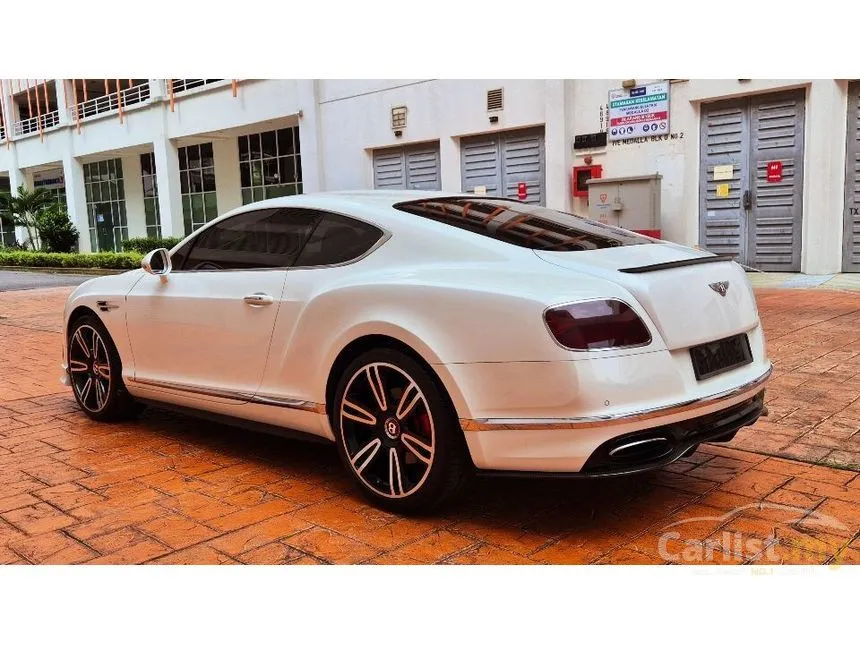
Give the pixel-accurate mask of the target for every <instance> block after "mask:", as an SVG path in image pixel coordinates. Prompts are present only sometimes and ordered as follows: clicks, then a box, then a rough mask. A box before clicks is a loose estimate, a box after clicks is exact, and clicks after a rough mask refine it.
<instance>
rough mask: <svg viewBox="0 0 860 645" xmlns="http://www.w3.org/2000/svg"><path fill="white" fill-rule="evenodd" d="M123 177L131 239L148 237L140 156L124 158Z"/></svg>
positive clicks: (134, 155)
mask: <svg viewBox="0 0 860 645" xmlns="http://www.w3.org/2000/svg"><path fill="white" fill-rule="evenodd" d="M121 161H122V177H123V185H124V186H125V214H126V220H127V223H128V236H129V237H146V211H145V210H144V207H143V183H142V182H141V178H140V155H139V154H136V153H135V154H133V155H128V156H124V157H122V159H121Z"/></svg>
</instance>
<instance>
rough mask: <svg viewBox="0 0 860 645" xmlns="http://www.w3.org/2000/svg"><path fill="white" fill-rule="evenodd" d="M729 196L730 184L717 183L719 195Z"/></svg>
mask: <svg viewBox="0 0 860 645" xmlns="http://www.w3.org/2000/svg"><path fill="white" fill-rule="evenodd" d="M728 196H729V185H728V184H717V197H728Z"/></svg>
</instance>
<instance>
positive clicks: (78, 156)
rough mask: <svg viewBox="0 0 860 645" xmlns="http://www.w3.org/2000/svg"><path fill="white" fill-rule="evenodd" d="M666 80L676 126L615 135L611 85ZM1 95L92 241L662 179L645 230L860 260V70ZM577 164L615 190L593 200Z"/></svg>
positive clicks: (558, 201)
mask: <svg viewBox="0 0 860 645" xmlns="http://www.w3.org/2000/svg"><path fill="white" fill-rule="evenodd" d="M658 82H661V83H665V88H666V94H667V95H668V96H667V99H668V122H667V123H666V127H663V126H661V129H660V130H656V129H655V131H654V133H652V134H649V135H647V136H641V137H637V138H632V139H627V140H623V141H622V140H613V139H614V138H615V137H614V135H613V134H612V130H613V123H614V121H613V120H612V119H610V113H611V110H610V100H609V94H610V92H612V91H615V90H619V89H621V88H628V90H627V91H628V92H630V91H632V92H633V94H632V96H636V89H637V88H642V87H644V86H646V85H649V84H654V83H658ZM661 87H663V86H661ZM36 96H38V97H39V98H38V100H37V99H36V98H35V97H36ZM2 99H3V100H2V108H3V110H2V115H0V116H2V119H3V121H2V130H0V134H2V138H0V190H11V191H13V192H14V191H15V190H16V189H17V187H18V186H19V185H23V186H26V187H28V188H32V187H35V186H42V187H46V188H49V189H51V190H54V191H55V192H56V193H57V198H58V200H61V201H62V200H65V202H66V204H67V206H68V210H69V215H70V218H71V219H72V220H73V221H74V223H75V225H76V226H77V228H78V230H79V231H80V233H81V236H80V248H81V251H90V250H119V249H120V248H121V243H122V240H123V239H126V238H129V237H139V236H146V235H149V236H156V235H161V236H183V235H185V234H187V233H189V232H191V231H192V230H194V229H195V228H197V227H198V226H200V225H201V224H203V223H204V222H206V221H208V220H210V219H212V218H214V217H215V216H217V215H219V214H222V213H224V212H226V211H228V210H230V209H232V208H234V207H236V206H239V205H241V204H243V203H249V202H252V201H258V200H260V199H264V198H267V197H274V196H280V195H289V194H294V193H300V192H315V191H321V190H347V189H366V188H389V189H391V188H438V189H443V190H450V191H466V192H478V193H486V194H488V195H506V196H509V197H515V198H517V197H518V198H521V199H525V200H526V201H529V202H534V203H539V204H544V205H546V206H549V207H552V208H558V209H560V210H568V211H572V212H575V213H578V214H582V215H589V216H593V217H601V212H610V211H608V210H605V211H601V209H600V208H598V206H599V204H598V202H599V201H600V200H603V199H605V198H606V196H607V194H611V195H615V194H617V191H618V185H621V186H622V189H623V187H624V186H625V185H629V184H630V183H631V182H635V181H637V180H641V179H642V178H648V180H649V181H650V182H652V184H653V185H655V186H656V191H657V197H658V200H657V202H656V203H657V204H658V205H659V216H658V219H657V221H656V223H655V224H654V225H652V226H647V227H645V228H649V229H651V228H656V229H659V232H660V233H659V234H660V235H661V236H662V237H663V238H665V239H669V240H672V241H676V242H679V243H682V244H687V245H691V246H692V245H699V246H701V247H703V248H708V249H710V250H713V251H715V252H719V253H731V254H733V255H734V256H735V257H737V258H738V259H739V261H741V262H742V263H744V264H745V265H747V266H750V267H753V268H757V269H761V270H766V271H798V272H804V273H811V274H825V273H837V272H840V271H852V272H856V271H860V214H858V207H860V85H858V84H857V83H855V82H850V81H841V80H808V79H797V80H749V81H744V80H672V81H663V80H662V79H630V80H624V79H611V80H501V79H496V80H474V81H468V80H420V79H417V80H396V81H395V80H373V81H366V80H231V79H128V80H119V81H117V80H108V81H105V80H104V79H99V80H93V79H87V80H81V79H76V80H70V79H49V80H47V81H45V80H42V81H38V82H37V81H32V80H30V81H26V80H23V79H12V80H9V79H7V80H4V81H3V88H2ZM28 99H29V100H28ZM37 101H38V102H37ZM613 105H614V104H613ZM584 135H591V136H590V137H587V136H584ZM774 164H776V165H774ZM773 168H778V175H776V176H773V173H772V170H773ZM574 169H577V172H580V171H582V170H586V171H588V172H585V173H583V174H582V175H581V176H582V177H588V176H589V174H590V175H591V176H592V177H593V178H597V177H599V178H600V179H598V180H597V182H595V184H591V186H592V188H594V187H595V186H596V185H597V184H598V183H600V182H605V181H608V182H609V183H608V184H606V185H607V186H608V187H609V188H611V189H612V190H611V191H610V190H608V189H607V191H606V192H600V191H598V192H600V195H599V199H598V197H597V193H595V192H594V191H592V194H591V199H589V198H588V197H586V194H587V192H588V184H579V183H578V182H576V181H575V180H574ZM601 185H603V184H601ZM602 190H603V189H602V188H601V191H602ZM630 190H632V189H630ZM628 194H629V195H631V196H633V195H635V194H636V193H633V192H629V193H628ZM638 199H639V198H638V197H636V198H633V197H631V198H630V199H628V201H627V203H626V204H624V205H623V208H622V209H621V210H619V211H617V212H616V213H615V215H620V219H617V220H613V221H618V222H619V223H620V224H621V225H626V223H627V221H628V220H627V219H625V218H626V217H628V216H627V215H626V213H628V212H631V213H632V211H633V210H636V209H637V208H638V207H639V206H641V204H637V203H631V202H634V201H636V200H638ZM610 201H611V199H610ZM603 206H608V204H604V205H603ZM619 208H621V205H619ZM630 217H632V215H631V216H630ZM629 221H630V222H631V223H632V221H633V220H632V219H630V220H629ZM630 228H637V230H638V228H642V227H636V226H632V225H631V226H630ZM2 233H3V235H2V236H0V239H2V240H3V241H5V242H6V243H9V241H10V240H11V239H12V235H13V234H14V232H12V231H10V230H8V226H7V227H6V228H5V229H4V230H3V231H2ZM17 235H18V238H19V239H20V238H21V235H22V232H20V231H19V232H18V233H17Z"/></svg>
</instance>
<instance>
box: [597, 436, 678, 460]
mask: <svg viewBox="0 0 860 645" xmlns="http://www.w3.org/2000/svg"><path fill="white" fill-rule="evenodd" d="M670 452H672V442H671V441H669V439H668V437H649V438H648V439H638V440H636V441H629V442H627V443H623V444H621V445H620V446H616V447H615V448H613V449H612V450H610V451H609V457H610V458H612V459H618V460H623V461H637V462H638V461H651V460H654V459H659V458H660V457H664V456H665V455H668V454H669V453H670Z"/></svg>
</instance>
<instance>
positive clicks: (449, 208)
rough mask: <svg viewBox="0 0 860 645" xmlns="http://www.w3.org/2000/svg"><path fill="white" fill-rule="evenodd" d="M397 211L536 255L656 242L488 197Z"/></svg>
mask: <svg viewBox="0 0 860 645" xmlns="http://www.w3.org/2000/svg"><path fill="white" fill-rule="evenodd" d="M394 207H395V208H397V209H398V210H401V211H404V212H406V213H410V214H412V215H418V216H419V217H425V218H427V219H432V220H434V221H437V222H441V223H443V224H448V225H449V226H455V227H457V228H459V229H463V230H465V231H471V232H472V233H476V234H478V235H483V236H485V237H492V238H493V239H496V240H499V241H501V242H507V243H508V244H515V245H516V246H522V247H525V248H527V249H535V250H538V251H587V250H590V249H604V248H608V247H612V246H632V245H637V244H653V243H655V242H656V240H653V239H651V238H649V237H644V236H642V235H637V234H635V233H632V232H630V231H626V230H624V229H620V228H616V227H614V226H608V225H606V224H601V223H600V222H596V221H594V220H590V219H587V218H584V217H579V216H577V215H571V214H570V213H562V212H560V211H556V210H552V209H549V208H543V207H542V206H534V205H530V204H522V203H520V202H514V201H507V200H501V199H492V198H486V199H484V198H476V199H469V198H463V197H455V198H444V199H431V200H419V201H414V202H401V203H400V204H395V206H394Z"/></svg>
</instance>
